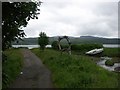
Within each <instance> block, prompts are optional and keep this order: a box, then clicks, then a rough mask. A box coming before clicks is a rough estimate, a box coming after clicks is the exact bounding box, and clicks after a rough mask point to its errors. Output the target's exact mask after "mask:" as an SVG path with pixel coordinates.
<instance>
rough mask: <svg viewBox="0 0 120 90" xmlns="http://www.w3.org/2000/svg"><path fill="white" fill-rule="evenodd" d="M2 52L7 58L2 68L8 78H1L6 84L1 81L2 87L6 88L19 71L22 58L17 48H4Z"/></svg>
mask: <svg viewBox="0 0 120 90" xmlns="http://www.w3.org/2000/svg"><path fill="white" fill-rule="evenodd" d="M4 54H5V55H6V56H7V60H6V62H5V63H4V64H3V67H2V68H3V70H4V71H5V73H6V75H7V77H8V80H7V81H5V79H4V78H2V80H3V82H6V84H4V83H3V85H2V87H3V88H6V87H8V86H9V85H10V84H11V83H12V81H14V80H15V79H16V77H17V76H18V75H19V74H20V71H21V69H22V65H23V58H22V54H21V53H20V50H19V49H10V50H6V51H5V52H4Z"/></svg>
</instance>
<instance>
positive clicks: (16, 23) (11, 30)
mask: <svg viewBox="0 0 120 90" xmlns="http://www.w3.org/2000/svg"><path fill="white" fill-rule="evenodd" d="M40 4H41V2H38V1H36V2H2V50H5V49H6V48H9V47H10V46H11V41H15V40H18V39H22V38H23V37H24V36H25V33H24V30H22V28H23V27H26V26H27V24H28V21H29V20H30V19H35V18H36V19H38V17H37V15H38V14H39V12H38V11H40V9H39V8H38V6H40Z"/></svg>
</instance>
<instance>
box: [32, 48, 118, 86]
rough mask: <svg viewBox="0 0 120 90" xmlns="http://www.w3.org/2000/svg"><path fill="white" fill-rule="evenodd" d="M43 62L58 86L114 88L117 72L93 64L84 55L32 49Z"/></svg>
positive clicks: (116, 82)
mask: <svg viewBox="0 0 120 90" xmlns="http://www.w3.org/2000/svg"><path fill="white" fill-rule="evenodd" d="M32 52H34V53H35V54H36V55H37V56H38V57H40V58H41V59H42V61H43V63H44V64H45V65H46V66H47V67H48V68H49V69H50V70H51V71H52V80H53V83H54V85H55V87H59V88H114V87H117V85H118V81H117V74H116V73H114V72H109V71H107V70H105V69H103V68H101V67H99V66H97V65H96V64H95V62H93V61H92V60H91V59H90V58H89V57H86V56H84V55H81V56H79V55H71V56H69V55H68V54H65V53H64V54H63V55H61V54H60V52H58V51H55V50H52V49H47V50H45V51H44V52H42V51H40V50H39V49H33V50H32Z"/></svg>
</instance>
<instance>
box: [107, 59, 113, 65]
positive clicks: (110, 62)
mask: <svg viewBox="0 0 120 90" xmlns="http://www.w3.org/2000/svg"><path fill="white" fill-rule="evenodd" d="M105 65H107V66H113V65H114V62H113V61H112V60H107V61H106V62H105Z"/></svg>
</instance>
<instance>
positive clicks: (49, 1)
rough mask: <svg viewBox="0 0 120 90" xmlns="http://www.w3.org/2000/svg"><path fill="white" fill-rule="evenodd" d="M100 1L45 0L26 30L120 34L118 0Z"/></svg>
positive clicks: (54, 33) (35, 33) (52, 33)
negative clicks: (119, 29) (37, 16)
mask: <svg viewBox="0 0 120 90" xmlns="http://www.w3.org/2000/svg"><path fill="white" fill-rule="evenodd" d="M92 1H94V0H92ZM98 1H99V2H95V1H94V2H87V0H85V1H84V2H81V0H69V1H68V0H58V1H57V0H44V1H43V4H42V5H41V7H40V9H41V11H40V15H39V19H38V20H30V21H29V24H28V26H27V27H26V28H25V33H26V34H27V37H37V36H38V35H39V33H40V32H41V31H43V32H45V33H46V34H47V35H48V36H57V35H68V36H82V35H94V36H103V37H117V36H118V34H117V33H118V3H117V2H112V1H113V0H110V1H107V2H103V1H102V2H101V1H100V0H98ZM116 1H117V0H116Z"/></svg>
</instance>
